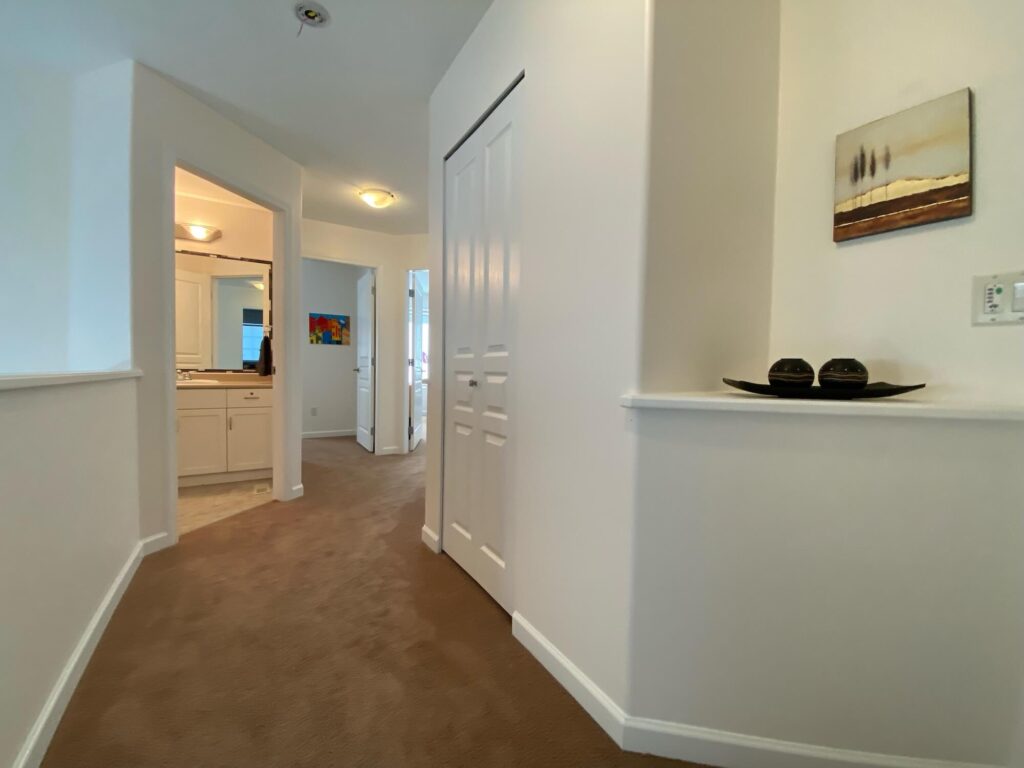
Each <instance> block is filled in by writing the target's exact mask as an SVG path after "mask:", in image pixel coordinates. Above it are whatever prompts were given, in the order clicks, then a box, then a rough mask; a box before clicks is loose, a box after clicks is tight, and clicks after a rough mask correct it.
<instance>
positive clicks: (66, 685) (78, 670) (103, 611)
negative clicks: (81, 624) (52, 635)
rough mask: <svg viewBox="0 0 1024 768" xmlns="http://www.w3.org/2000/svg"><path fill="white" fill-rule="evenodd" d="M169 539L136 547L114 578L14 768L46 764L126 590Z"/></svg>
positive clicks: (160, 538)
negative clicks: (148, 558) (52, 743)
mask: <svg viewBox="0 0 1024 768" xmlns="http://www.w3.org/2000/svg"><path fill="white" fill-rule="evenodd" d="M165 537H167V534H164V533H161V534H157V535H156V536H150V537H149V538H146V539H143V540H142V541H139V542H137V543H136V544H135V546H134V547H132V551H131V554H129V555H128V559H127V560H126V561H125V563H124V565H123V566H121V570H120V571H119V572H118V574H117V576H115V577H114V581H113V582H112V583H111V585H110V588H109V589H108V590H107V593H106V594H105V595H104V596H103V599H102V600H101V601H100V604H99V607H98V608H97V609H96V612H95V613H94V614H93V615H92V618H91V619H90V620H89V623H88V624H86V626H85V630H84V631H83V632H82V635H81V637H79V638H78V643H77V644H76V645H75V648H74V650H73V651H72V652H71V655H70V656H69V657H68V660H67V663H66V664H65V665H64V669H62V670H61V672H60V675H59V676H58V677H57V682H56V683H54V685H53V688H52V689H51V690H50V695H49V696H47V697H46V703H45V704H43V708H42V710H41V711H40V712H39V716H38V717H37V718H36V721H35V723H33V725H32V728H31V730H29V732H28V737H27V738H26V739H25V743H24V744H23V745H22V747H21V751H19V752H18V756H17V757H15V758H14V764H13V766H12V768H35V766H37V765H39V764H40V763H41V762H42V761H43V757H44V756H45V755H46V750H47V748H48V747H49V746H50V740H51V739H52V738H53V734H54V732H55V731H56V730H57V726H58V725H59V724H60V719H61V717H63V716H64V710H65V709H66V708H67V706H68V702H69V701H71V695H72V694H73V693H74V692H75V687H76V686H77V685H78V681H79V680H80V679H81V678H82V673H83V672H84V671H85V668H86V666H87V665H88V664H89V659H90V658H91V657H92V653H93V651H94V650H96V645H97V643H99V641H100V638H101V637H102V636H103V631H104V630H105V629H106V628H107V624H108V623H109V622H110V617H111V616H113V614H114V609H115V608H117V604H118V603H119V602H120V601H121V597H122V595H124V591H125V590H126V589H127V588H128V585H129V584H130V583H131V580H132V576H134V575H135V571H136V569H138V567H139V563H140V562H141V561H142V558H143V557H144V556H145V555H146V554H148V553H149V552H153V551H156V549H160V548H161V547H162V546H166V544H164V543H163V542H164V539H165Z"/></svg>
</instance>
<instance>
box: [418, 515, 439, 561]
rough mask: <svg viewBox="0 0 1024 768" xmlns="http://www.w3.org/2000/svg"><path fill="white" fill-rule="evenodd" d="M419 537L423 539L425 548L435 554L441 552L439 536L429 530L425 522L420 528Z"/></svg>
mask: <svg viewBox="0 0 1024 768" xmlns="http://www.w3.org/2000/svg"><path fill="white" fill-rule="evenodd" d="M420 538H421V539H423V543H424V544H426V546H427V549H429V550H430V551H431V552H433V553H434V554H435V555H439V554H441V537H440V536H438V535H437V534H436V533H434V532H433V531H432V530H430V528H429V527H427V525H426V524H425V523H424V525H423V527H422V528H421V529H420Z"/></svg>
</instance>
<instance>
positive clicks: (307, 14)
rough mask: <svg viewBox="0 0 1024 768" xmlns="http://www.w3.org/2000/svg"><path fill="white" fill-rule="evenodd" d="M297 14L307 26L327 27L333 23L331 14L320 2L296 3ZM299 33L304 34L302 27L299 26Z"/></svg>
mask: <svg viewBox="0 0 1024 768" xmlns="http://www.w3.org/2000/svg"><path fill="white" fill-rule="evenodd" d="M295 15H296V16H297V17H298V18H299V21H301V22H302V23H303V24H304V25H305V26H307V27H326V26H327V25H328V24H330V23H331V14H329V13H328V12H327V9H326V8H324V7H323V6H322V5H320V3H314V2H304V3H296V5H295ZM299 34H300V35H301V34H302V27H299Z"/></svg>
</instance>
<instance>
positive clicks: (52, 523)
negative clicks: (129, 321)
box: [0, 380, 139, 765]
mask: <svg viewBox="0 0 1024 768" xmlns="http://www.w3.org/2000/svg"><path fill="white" fill-rule="evenodd" d="M135 386H136V384H135V381H133V380H121V381H114V382H105V383H92V384H78V385H72V386H57V387H43V388H35V389H20V390H11V391H0V488H3V499H2V501H0V508H2V510H3V512H2V514H0V616H3V629H2V631H0V680H3V685H0V765H13V764H14V763H15V756H16V755H17V754H18V752H19V750H20V749H21V748H22V745H23V742H24V741H25V739H26V737H28V735H29V730H30V728H31V727H32V725H33V723H34V722H35V721H36V718H37V717H38V716H39V714H40V712H41V711H42V710H43V705H44V703H45V702H46V700H47V697H48V696H49V695H50V691H51V689H52V688H53V686H54V685H55V684H56V683H57V679H58V676H59V675H60V673H61V670H62V669H63V668H64V666H65V664H66V662H67V661H68V658H69V656H70V655H71V653H72V651H73V650H74V649H75V646H76V644H77V643H78V642H79V639H80V637H81V636H82V633H83V631H84V630H85V628H86V625H87V624H88V622H89V621H90V620H91V619H92V618H93V614H94V612H95V611H96V610H97V608H98V607H99V606H100V602H101V600H102V599H103V597H104V595H105V594H106V592H107V590H108V588H109V587H110V586H111V583H112V582H113V581H114V578H115V576H117V574H118V572H119V571H120V569H121V568H122V567H123V566H124V564H125V561H126V560H127V559H128V557H129V556H130V555H131V553H132V549H133V547H134V546H135V544H136V542H137V541H138V539H139V510H138V486H137V484H136V477H137V472H136V456H135V452H136V441H137V434H136V420H135ZM68 693H70V691H68ZM56 715H57V717H59V715H60V711H59V709H58V711H57V713H56ZM51 725H54V726H55V725H56V722H55V721H53V722H51ZM46 738H48V736H47V737H46ZM45 745H46V743H45V741H44V742H43V744H42V747H43V748H45ZM38 756H41V755H39V754H37V757H38ZM30 764H31V763H30Z"/></svg>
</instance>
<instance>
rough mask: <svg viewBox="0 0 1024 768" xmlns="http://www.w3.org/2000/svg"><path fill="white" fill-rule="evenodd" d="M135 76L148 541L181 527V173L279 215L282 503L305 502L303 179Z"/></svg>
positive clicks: (277, 477) (245, 137)
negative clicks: (175, 256) (175, 316)
mask: <svg viewBox="0 0 1024 768" xmlns="http://www.w3.org/2000/svg"><path fill="white" fill-rule="evenodd" d="M118 66H124V67H128V68H130V69H131V70H132V75H133V76H132V80H131V82H132V87H133V94H134V101H133V113H132V117H133V122H132V144H133V148H132V209H131V211H132V240H131V243H132V262H131V263H132V296H133V298H134V301H133V315H132V322H133V331H134V346H133V353H134V362H135V365H136V366H137V367H139V368H141V369H142V370H143V371H145V372H146V374H147V375H146V376H145V377H143V379H142V380H141V381H140V384H139V432H140V439H139V489H140V498H141V504H140V506H141V515H142V524H141V528H142V534H143V535H144V536H147V535H150V534H155V533H159V532H162V531H165V530H167V528H168V526H172V525H173V522H174V510H175V503H176V489H177V479H176V477H175V471H174V455H173V453H172V452H171V450H170V446H169V444H170V435H171V434H172V433H173V429H174V427H173V425H174V328H173V324H172V323H171V322H170V317H171V307H172V306H173V304H172V303H173V300H174V295H173V289H174V261H173V260H172V259H170V258H168V255H169V254H170V253H171V251H172V250H173V247H174V231H173V217H174V167H175V165H176V164H177V165H181V166H182V167H184V168H186V169H194V170H196V171H201V172H202V175H203V176H205V177H206V178H209V179H211V180H215V181H216V182H217V183H218V184H220V185H222V186H224V187H227V188H229V189H231V190H232V191H235V192H237V193H238V194H241V195H244V196H245V197H247V198H249V199H252V200H254V201H256V202H258V203H260V204H262V205H265V206H267V207H268V208H270V209H272V210H273V211H274V227H273V237H274V241H273V242H274V261H273V266H274V295H273V301H274V325H275V327H274V364H275V366H276V374H275V376H274V435H275V446H274V497H275V498H277V499H288V498H293V497H295V496H296V495H300V494H301V493H302V484H301V471H302V470H301V452H302V449H301V424H302V421H301V420H302V413H301V409H302V390H301V381H302V379H301V371H300V365H301V363H300V357H299V355H300V350H301V346H300V345H301V344H302V342H303V340H304V336H305V326H304V324H303V322H302V320H301V312H302V306H301V301H300V293H301V284H300V283H301V272H300V263H299V238H300V231H299V220H300V219H299V217H300V211H301V198H302V191H301V169H300V167H299V166H298V164H296V163H295V162H293V161H292V160H290V159H288V158H287V157H285V156H284V155H282V154H281V153H280V152H277V151H276V150H274V149H272V148H271V147H269V146H268V145H266V144H264V143H263V142H262V141H260V140H259V139H257V138H255V137H254V136H252V135H251V134H249V133H247V132H246V131H244V130H243V129H241V128H239V127H238V126H237V125H235V124H234V123H232V122H230V121H229V120H227V119H226V118H224V117H222V116H221V115H220V114H218V113H217V112H215V111H213V110H212V109H210V108H209V107H207V106H206V105H204V104H202V103H200V102H199V101H197V100H196V99H194V98H193V97H191V96H189V95H188V94H186V93H185V92H184V91H182V90H180V89H179V88H177V87H176V86H174V85H173V84H172V83H171V82H170V81H168V80H166V79H164V78H163V77H161V76H160V75H158V74H157V73H156V72H153V71H152V70H150V69H147V68H146V67H143V66H140V65H137V64H134V63H132V62H125V63H123V64H121V65H118Z"/></svg>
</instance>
